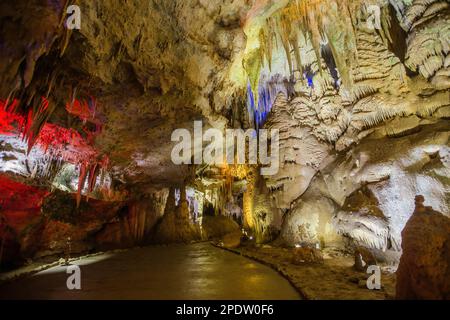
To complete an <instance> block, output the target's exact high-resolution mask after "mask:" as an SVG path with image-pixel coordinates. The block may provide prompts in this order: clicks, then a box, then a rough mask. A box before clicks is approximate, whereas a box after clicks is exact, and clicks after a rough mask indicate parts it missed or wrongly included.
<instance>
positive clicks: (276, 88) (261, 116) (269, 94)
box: [247, 81, 287, 130]
mask: <svg viewBox="0 0 450 320" xmlns="http://www.w3.org/2000/svg"><path fill="white" fill-rule="evenodd" d="M279 92H284V93H285V94H286V96H287V89H286V88H285V84H284V83H280V82H278V81H270V82H260V83H259V86H258V105H257V106H256V105H255V99H254V94H253V91H252V88H251V86H250V83H248V85H247V99H248V103H247V106H248V113H249V115H250V120H253V122H254V125H255V129H256V130H259V128H261V127H262V126H263V125H264V122H265V121H266V119H267V116H268V114H269V112H270V110H271V109H272V106H273V103H274V102H275V98H276V97H277V94H278V93H279Z"/></svg>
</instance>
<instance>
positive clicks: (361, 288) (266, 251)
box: [229, 245, 396, 300]
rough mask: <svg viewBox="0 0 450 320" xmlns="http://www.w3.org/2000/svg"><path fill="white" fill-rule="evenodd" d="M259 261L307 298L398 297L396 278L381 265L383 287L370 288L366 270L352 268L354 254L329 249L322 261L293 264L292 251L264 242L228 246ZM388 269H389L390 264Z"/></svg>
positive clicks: (380, 298) (379, 298)
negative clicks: (276, 272)
mask: <svg viewBox="0 0 450 320" xmlns="http://www.w3.org/2000/svg"><path fill="white" fill-rule="evenodd" d="M229 250H230V251H233V252H235V253H237V254H240V255H243V256H246V257H249V258H251V259H254V260H256V261H260V262H262V263H264V264H266V265H269V266H271V267H272V268H273V269H276V270H278V272H280V273H281V274H282V275H283V276H285V277H286V278H287V279H289V280H290V282H291V283H292V284H293V285H294V286H295V287H296V288H297V289H298V291H299V292H301V295H302V297H303V298H304V299H308V300H386V299H387V300H390V299H394V297H395V284H396V277H395V274H394V273H392V272H385V271H384V269H385V268H386V267H383V266H382V270H383V272H382V274H381V290H369V289H368V288H367V284H366V282H367V278H368V277H369V276H370V275H369V274H367V273H365V272H359V271H356V270H355V269H354V268H353V265H354V259H353V257H352V256H348V255H341V254H336V252H333V251H331V252H327V253H326V254H325V256H324V262H323V263H302V264H293V263H292V262H291V261H292V250H290V249H286V248H280V247H272V246H269V245H263V246H259V247H255V246H242V247H240V248H238V249H229ZM386 269H389V267H387V268H386Z"/></svg>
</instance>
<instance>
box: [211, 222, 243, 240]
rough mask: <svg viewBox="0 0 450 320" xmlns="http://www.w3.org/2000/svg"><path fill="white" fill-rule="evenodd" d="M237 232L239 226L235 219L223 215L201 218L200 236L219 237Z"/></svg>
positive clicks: (239, 229)
mask: <svg viewBox="0 0 450 320" xmlns="http://www.w3.org/2000/svg"><path fill="white" fill-rule="evenodd" d="M234 232H239V233H241V228H240V227H239V225H238V224H237V223H236V221H234V220H232V219H230V218H228V217H225V216H212V217H211V216H204V217H203V220H202V238H203V239H205V240H213V239H219V238H222V237H223V236H225V235H226V234H229V233H234Z"/></svg>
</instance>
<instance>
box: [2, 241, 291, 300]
mask: <svg viewBox="0 0 450 320" xmlns="http://www.w3.org/2000/svg"><path fill="white" fill-rule="evenodd" d="M74 264H76V265H79V266H80V270H81V290H68V289H67V287H66V281H67V278H68V277H69V276H70V274H67V273H66V267H61V266H58V267H54V268H51V269H48V270H45V271H42V272H39V273H37V274H35V275H33V276H31V277H28V278H25V279H21V280H18V281H15V282H13V283H9V284H6V285H3V286H0V299H22V298H26V299H299V298H300V297H299V295H298V294H297V292H296V291H295V290H294V289H293V288H292V287H291V285H290V284H289V283H288V281H287V280H285V279H284V278H282V277H281V276H280V275H279V274H278V273H277V272H275V271H274V270H272V269H270V268H269V267H266V266H264V265H261V264H259V263H257V262H254V261H252V260H249V259H247V258H244V257H241V256H238V255H236V254H233V253H231V252H228V251H225V250H221V249H219V248H215V247H213V246H212V245H210V244H209V243H198V244H193V245H173V246H151V247H145V248H135V249H132V250H129V251H123V252H118V253H106V254H103V255H100V256H95V257H91V258H85V259H82V260H80V261H76V262H75V263H74Z"/></svg>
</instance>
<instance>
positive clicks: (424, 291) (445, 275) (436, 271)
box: [396, 196, 450, 299]
mask: <svg viewBox="0 0 450 320" xmlns="http://www.w3.org/2000/svg"><path fill="white" fill-rule="evenodd" d="M424 200H425V199H424V197H423V196H416V209H415V211H414V213H413V215H412V216H411V218H410V219H409V221H408V222H407V223H406V226H405V228H404V229H403V232H402V249H403V255H402V257H401V259H400V264H399V267H398V270H397V288H396V290H397V292H396V298H397V299H450V219H449V218H448V217H446V216H444V215H443V214H441V213H439V212H437V211H434V210H433V209H432V208H431V207H425V206H424V205H423V202H424Z"/></svg>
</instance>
